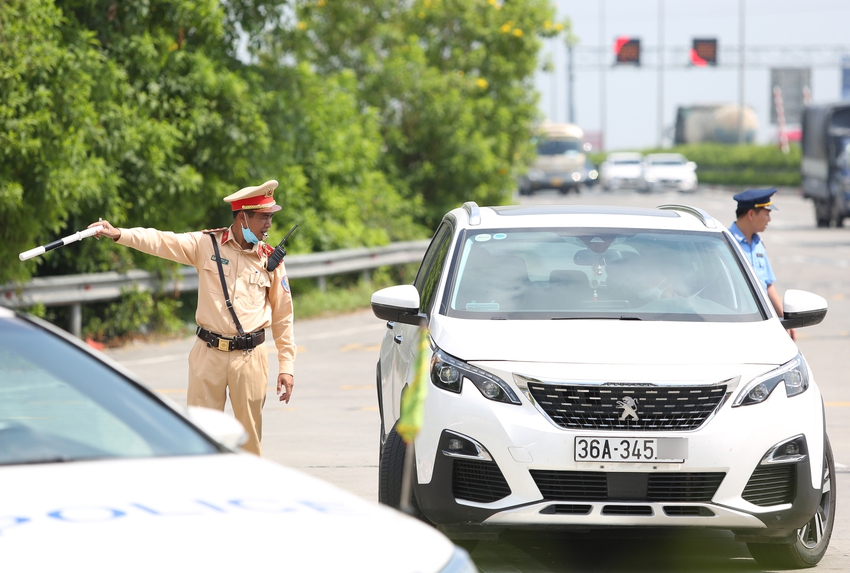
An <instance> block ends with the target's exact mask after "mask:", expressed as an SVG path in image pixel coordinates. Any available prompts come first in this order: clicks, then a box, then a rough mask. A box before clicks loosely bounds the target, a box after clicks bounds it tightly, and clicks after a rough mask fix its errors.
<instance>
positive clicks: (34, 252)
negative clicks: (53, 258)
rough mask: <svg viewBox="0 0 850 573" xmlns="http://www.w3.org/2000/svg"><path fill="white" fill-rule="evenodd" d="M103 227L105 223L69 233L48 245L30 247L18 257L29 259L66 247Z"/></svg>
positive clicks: (23, 259)
mask: <svg viewBox="0 0 850 573" xmlns="http://www.w3.org/2000/svg"><path fill="white" fill-rule="evenodd" d="M101 229H103V225H98V226H97V227H91V228H90V229H86V230H85V231H77V232H76V233H74V234H73V235H68V236H67V237H63V238H62V239H58V240H56V241H53V242H52V243H47V244H46V245H42V246H40V247H36V248H34V249H30V250H29V251H24V252H23V253H21V254H20V255H18V258H19V259H21V260H22V261H25V260H27V259H31V258H33V257H37V256H38V255H43V254H44V253H46V252H47V251H52V250H53V249H58V248H59V247H64V246H65V245H70V244H71V243H75V242H77V241H81V240H83V239H85V238H86V237H91V236H92V235H94V234H95V233H97V232H98V231H100V230H101Z"/></svg>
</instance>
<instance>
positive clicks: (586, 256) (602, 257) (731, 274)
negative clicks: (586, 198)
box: [446, 229, 766, 322]
mask: <svg viewBox="0 0 850 573" xmlns="http://www.w3.org/2000/svg"><path fill="white" fill-rule="evenodd" d="M460 241H461V245H462V246H461V249H460V255H459V257H458V259H459V260H458V262H457V271H456V272H454V273H452V275H451V276H453V277H454V280H453V281H452V282H453V284H452V285H451V294H450V297H449V305H448V309H447V311H446V314H448V315H449V316H457V317H464V318H473V319H485V320H488V319H492V318H508V319H510V318H517V319H541V320H549V319H555V318H563V319H567V318H621V317H628V318H636V319H641V320H680V321H682V320H683V321H721V322H729V321H755V320H763V319H764V318H765V316H766V314H765V313H764V311H763V308H762V307H761V305H760V302H759V301H760V299H758V298H757V297H756V295H755V294H754V289H753V288H752V286H751V284H750V282H749V280H748V278H747V275H746V274H745V272H744V271H743V269H742V267H741V265H740V264H739V262H738V259H737V257H736V256H735V255H734V253H733V252H732V250H731V249H732V247H731V246H730V245H729V243H728V242H726V241H725V240H724V239H723V237H722V236H721V235H719V234H716V233H683V232H662V231H632V230H619V229H600V230H581V229H578V230H573V229H569V230H567V229H527V230H523V229H520V230H517V229H505V230H503V231H498V230H496V231H494V230H492V229H491V230H486V231H485V230H481V231H477V230H476V231H471V230H468V231H465V232H464V233H463V235H462V236H461V238H460Z"/></svg>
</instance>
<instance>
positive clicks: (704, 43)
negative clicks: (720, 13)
mask: <svg viewBox="0 0 850 573" xmlns="http://www.w3.org/2000/svg"><path fill="white" fill-rule="evenodd" d="M691 64H693V65H695V66H700V67H704V66H716V65H717V39H716V38H694V42H693V47H692V48H691Z"/></svg>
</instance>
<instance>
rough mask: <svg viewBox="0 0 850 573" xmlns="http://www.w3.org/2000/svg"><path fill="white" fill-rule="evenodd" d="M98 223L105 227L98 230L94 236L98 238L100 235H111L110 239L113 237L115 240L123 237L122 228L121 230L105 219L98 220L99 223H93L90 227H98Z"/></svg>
mask: <svg viewBox="0 0 850 573" xmlns="http://www.w3.org/2000/svg"><path fill="white" fill-rule="evenodd" d="M98 225H100V226H101V227H103V229H101V230H100V231H98V232H97V233H95V235H94V236H95V237H96V238H100V237H109V238H110V239H112V240H113V241H117V240H118V239H120V238H121V230H120V229H116V228H115V227H113V226H112V225H111V224H110V223H109V221H103V220H101V221H98V222H97V223H92V224H91V225H89V229H91V228H92V227H97V226H98Z"/></svg>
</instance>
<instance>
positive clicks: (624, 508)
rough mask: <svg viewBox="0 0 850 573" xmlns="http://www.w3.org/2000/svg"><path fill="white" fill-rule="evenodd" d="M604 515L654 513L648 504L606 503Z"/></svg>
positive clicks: (603, 509)
mask: <svg viewBox="0 0 850 573" xmlns="http://www.w3.org/2000/svg"><path fill="white" fill-rule="evenodd" d="M602 515H652V508H651V507H649V506H648V505H606V506H605V507H603V508H602Z"/></svg>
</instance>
